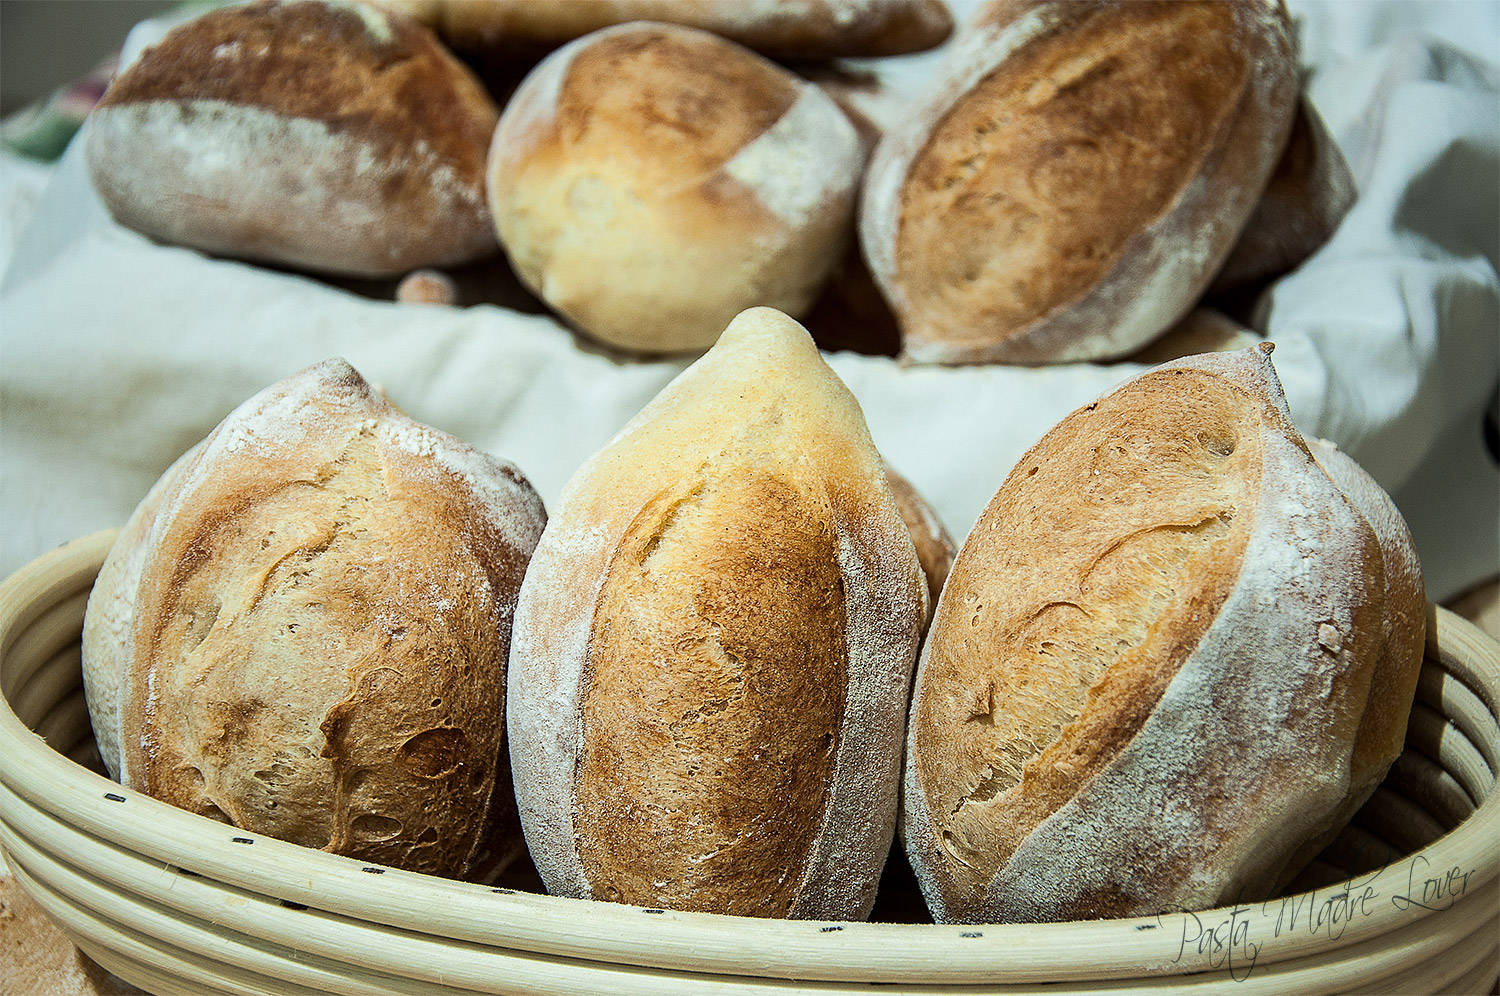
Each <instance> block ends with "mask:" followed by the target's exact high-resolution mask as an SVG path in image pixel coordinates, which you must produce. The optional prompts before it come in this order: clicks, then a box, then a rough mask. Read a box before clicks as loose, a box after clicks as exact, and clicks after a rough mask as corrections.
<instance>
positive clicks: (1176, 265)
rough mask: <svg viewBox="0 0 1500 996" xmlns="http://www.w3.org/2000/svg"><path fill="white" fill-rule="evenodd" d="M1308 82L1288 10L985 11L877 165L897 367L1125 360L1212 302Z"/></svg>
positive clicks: (1059, 0) (1259, 3)
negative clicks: (897, 326) (1301, 83)
mask: <svg viewBox="0 0 1500 996" xmlns="http://www.w3.org/2000/svg"><path fill="white" fill-rule="evenodd" d="M1297 92H1298V77H1297V65H1296V54H1295V50H1294V39H1293V35H1292V31H1291V26H1290V20H1289V18H1288V16H1287V13H1286V11H1285V9H1284V8H1283V7H1282V5H1281V2H1280V0H1234V2H1221V0H1205V2H1187V0H1183V2H1175V0H1140V2H1133V3H1117V2H1110V0H1076V2H1075V0H990V2H989V3H986V4H984V5H983V6H982V7H981V8H980V10H979V11H978V13H977V15H976V17H975V18H974V19H973V20H972V21H971V22H970V23H969V24H966V25H965V26H964V28H963V29H962V31H961V33H960V34H959V36H958V38H957V39H956V40H955V42H954V44H953V47H952V48H951V50H950V51H949V52H948V54H947V56H946V58H945V60H944V62H943V64H942V66H941V67H940V69H939V72H938V77H937V80H936V81H935V83H934V85H933V86H932V88H931V89H930V92H929V93H928V94H927V95H925V97H923V98H922V99H921V100H920V101H918V102H917V103H916V105H915V106H914V107H913V109H912V112H911V113H910V115H909V116H908V117H907V118H906V119H905V120H904V121H903V122H902V123H901V124H899V125H898V126H897V127H895V128H893V129H892V130H891V131H889V132H888V133H887V135H886V137H885V139H884V140H883V141H882V142H881V144H880V146H879V147H878V148H877V149H876V151H875V155H874V157H873V158H872V160H871V163H870V168H869V172H868V174H867V177H866V180H865V186H864V193H863V199H862V202H861V209H860V241H861V245H862V246H863V248H864V252H865V255H866V257H867V258H868V259H869V261H870V268H871V271H872V272H873V273H874V276H875V279H876V280H877V281H878V282H879V283H880V285H881V288H882V290H883V291H884V292H885V294H886V297H887V299H888V300H889V301H890V303H891V306H892V308H893V310H894V311H895V313H896V316H897V318H898V319H899V321H900V322H901V327H902V336H903V352H904V354H905V355H906V356H908V357H909V358H910V359H912V360H916V361H922V362H941V363H973V362H1004V363H1030V364H1038V363H1051V362H1060V361H1073V360H1097V359H1108V358H1114V357H1119V356H1123V355H1125V354H1127V353H1129V352H1130V351H1131V350H1133V349H1136V348H1138V347H1140V346H1141V345H1143V344H1145V343H1146V342H1148V341H1149V340H1150V339H1152V338H1153V337H1155V336H1157V335H1159V334H1160V333H1161V332H1162V331H1163V330H1165V329H1166V328H1168V327H1169V326H1170V325H1171V324H1172V323H1173V322H1174V321H1176V320H1177V319H1178V318H1179V317H1181V316H1182V315H1183V314H1184V313H1185V312H1186V311H1187V310H1188V309H1189V308H1190V307H1191V306H1192V305H1193V304H1194V303H1195V302H1196V301H1197V300H1198V298H1199V296H1200V295H1201V294H1202V292H1203V290H1204V288H1205V287H1206V286H1207V285H1208V282H1209V281H1210V280H1211V279H1212V278H1213V275H1214V274H1215V273H1216V272H1217V271H1218V269H1219V266H1220V264H1221V263H1222V262H1223V261H1224V258H1225V256H1226V254H1227V253H1228V252H1229V251H1230V249H1231V247H1232V246H1233V245H1234V242H1235V239H1236V238H1237V237H1238V235H1239V233H1240V230H1241V229H1242V228H1243V226H1244V224H1245V220H1246V218H1248V217H1249V215H1250V212H1251V210H1252V209H1253V208H1254V206H1255V203H1256V201H1257V200H1258V199H1259V197H1260V194H1261V191H1262V190H1263V189H1264V188H1265V185H1266V181H1267V178H1268V177H1269V176H1270V175H1271V171H1272V169H1273V168H1274V167H1275V165H1276V161H1277V158H1278V156H1279V155H1280V153H1281V149H1282V146H1283V144H1284V143H1285V140H1286V136H1287V132H1288V129H1289V128H1290V127H1291V121H1292V116H1293V112H1294V110H1295V106H1296V99H1297Z"/></svg>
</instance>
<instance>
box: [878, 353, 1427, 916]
mask: <svg viewBox="0 0 1500 996" xmlns="http://www.w3.org/2000/svg"><path fill="white" fill-rule="evenodd" d="M1259 356H1260V354H1259V353H1258V352H1256V351H1246V352H1243V353H1239V354H1215V355H1211V356H1202V357H1193V358H1188V359H1186V360H1183V361H1179V362H1177V363H1174V364H1168V365H1166V366H1164V367H1161V368H1157V369H1156V370H1154V371H1150V372H1147V373H1146V374H1143V375H1142V376H1141V377H1139V378H1136V379H1134V380H1132V381H1130V382H1127V384H1126V385H1124V386H1122V387H1121V388H1119V389H1117V390H1116V391H1114V392H1111V393H1110V394H1109V395H1106V396H1105V397H1104V398H1101V399H1100V400H1099V401H1098V402H1096V403H1095V404H1092V405H1089V406H1087V407H1086V408H1084V409H1080V410H1079V411H1078V412H1075V413H1073V414H1072V415H1070V416H1069V417H1068V418H1066V419H1064V420H1063V421H1062V422H1060V423H1059V424H1058V426H1057V427H1055V428H1054V429H1053V430H1052V432H1050V433H1049V434H1048V435H1047V436H1046V437H1044V438H1043V440H1042V441H1041V442H1039V443H1038V444H1037V446H1036V447H1034V448H1033V449H1032V450H1031V451H1030V452H1028V453H1027V454H1026V455H1025V456H1024V457H1023V458H1022V460H1021V461H1020V462H1019V463H1018V464H1017V466H1016V469H1015V470H1014V471H1012V473H1011V475H1010V476H1009V477H1008V478H1007V480H1006V482H1005V483H1004V484H1003V485H1002V486H1001V488H1000V490H999V491H998V492H997V494H996V496H995V498H994V500H993V501H992V502H991V504H990V506H989V507H988V508H987V509H986V510H985V512H984V514H983V515H982V516H981V518H980V520H979V522H978V523H977V524H976V526H975V528H974V530H973V531H972V532H971V534H970V537H969V539H968V540H966V542H965V544H964V547H963V549H962V550H961V551H960V553H959V556H958V559H957V561H956V563H955V565H954V568H953V571H952V573H951V574H950V576H949V579H948V583H947V585H946V587H945V589H944V593H943V596H942V599H941V601H940V603H939V606H938V611H937V616H936V618H935V619H934V621H933V624H932V628H931V630H930V631H929V634H928V639H927V644H926V648H925V649H924V651H923V655H922V661H921V664H920V667H919V671H918V677H917V682H916V687H915V690H914V695H913V707H912V713H911V723H910V729H909V732H908V736H909V740H908V757H907V771H906V803H905V811H904V827H905V829H904V834H905V839H906V845H907V850H908V856H909V857H910V858H911V861H912V864H913V867H914V869H916V870H917V873H918V877H919V880H921V881H922V884H923V889H924V893H926V895H927V897H928V901H929V905H930V906H931V908H932V910H933V913H934V916H936V917H937V918H938V919H940V920H948V921H952V920H975V921H980V922H984V921H991V922H993V921H1002V922H1003V921H1012V920H1065V919H1089V918H1094V917H1111V916H1127V915H1149V914H1152V913H1157V912H1161V911H1163V910H1166V909H1170V908H1173V907H1187V908H1197V907H1200V906H1208V905H1212V904H1213V903H1215V902H1218V901H1220V900H1223V899H1225V898H1235V897H1236V896H1238V895H1239V894H1240V892H1241V890H1243V891H1244V895H1247V896H1249V895H1256V894H1259V893H1261V892H1264V891H1266V890H1268V889H1269V888H1271V887H1272V886H1273V885H1274V884H1275V883H1276V882H1277V881H1279V880H1280V879H1281V878H1282V876H1283V875H1284V874H1285V871H1286V867H1285V866H1286V865H1287V863H1288V862H1289V861H1292V860H1294V858H1295V857H1296V854H1295V852H1296V851H1297V848H1298V846H1299V845H1300V844H1301V843H1302V842H1303V841H1305V840H1307V839H1309V838H1311V837H1313V836H1315V835H1317V834H1319V833H1321V832H1323V830H1324V829H1325V826H1326V825H1327V823H1328V822H1329V821H1331V820H1336V819H1338V818H1339V817H1340V815H1341V813H1340V810H1341V805H1342V803H1343V801H1344V799H1345V798H1346V796H1347V794H1348V792H1349V790H1350V786H1351V768H1352V767H1353V762H1352V760H1351V755H1352V754H1354V752H1355V746H1354V745H1355V740H1356V737H1357V735H1358V730H1359V728H1360V724H1361V723H1362V722H1364V720H1363V718H1362V711H1363V709H1364V707H1365V702H1366V696H1367V693H1369V692H1370V688H1371V680H1372V675H1373V674H1374V673H1375V657H1376V655H1377V652H1378V646H1379V642H1380V638H1379V620H1380V617H1381V613H1382V612H1383V611H1384V584H1385V579H1384V572H1383V567H1382V562H1381V558H1380V555H1379V553H1378V547H1377V544H1376V540H1375V536H1374V533H1373V532H1372V531H1371V530H1370V527H1369V526H1368V524H1366V523H1365V521H1364V519H1363V517H1362V516H1361V515H1359V513H1358V512H1357V511H1356V510H1355V509H1354V508H1353V507H1352V506H1351V505H1350V504H1349V503H1348V502H1347V501H1345V500H1344V499H1343V497H1342V495H1341V494H1340V492H1339V491H1338V490H1337V489H1336V488H1335V487H1333V485H1332V482H1331V481H1329V480H1328V478H1327V476H1326V475H1324V474H1323V473H1322V472H1321V471H1320V470H1319V469H1318V468H1317V466H1316V465H1315V464H1314V463H1313V461H1312V459H1311V457H1310V455H1309V454H1308V453H1307V450H1306V448H1305V446H1304V445H1303V443H1302V441H1301V439H1300V437H1299V436H1298V435H1297V433H1296V431H1295V429H1293V428H1292V426H1291V424H1290V421H1289V418H1288V417H1287V415H1286V412H1285V407H1284V402H1281V401H1280V400H1279V389H1278V388H1276V387H1275V384H1274V376H1273V375H1271V374H1270V371H1269V362H1268V361H1265V360H1264V359H1259V360H1257V359H1256V358H1255V357H1259ZM1261 363H1263V364H1264V368H1263V369H1262V368H1259V367H1258V364H1261ZM1272 392H1275V393H1272ZM1409 704H1410V699H1409V698H1408V699H1407V705H1408V707H1409Z"/></svg>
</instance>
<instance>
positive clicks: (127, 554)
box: [82, 442, 203, 780]
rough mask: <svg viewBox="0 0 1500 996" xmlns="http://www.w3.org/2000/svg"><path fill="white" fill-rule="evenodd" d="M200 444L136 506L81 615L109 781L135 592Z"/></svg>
mask: <svg viewBox="0 0 1500 996" xmlns="http://www.w3.org/2000/svg"><path fill="white" fill-rule="evenodd" d="M202 448H203V444H202V443H201V442H200V443H197V444H195V445H194V446H193V447H192V448H191V449H189V450H188V451H187V452H186V453H184V454H183V455H182V456H180V457H178V458H177V459H176V460H175V461H173V462H172V465H171V466H170V467H168V468H167V469H166V470H165V471H164V472H163V473H162V475H161V477H159V478H157V479H156V483H154V484H153V485H151V488H150V490H148V491H147V492H146V497H144V498H142V499H141V501H140V503H139V504H137V505H136V507H135V511H134V512H132V513H131V514H130V518H129V519H127V520H125V525H124V526H123V527H122V528H121V529H120V534H119V535H118V536H117V537H115V542H114V545H112V546H111V547H110V548H109V555H108V556H107V557H105V558H104V564H103V566H101V567H100V568H99V576H98V577H97V578H95V579H94V586H93V588H92V589H90V591H89V601H88V608H87V610H86V611H85V612H84V616H83V646H82V656H83V692H84V697H85V699H86V701H87V702H88V710H89V719H90V722H91V723H92V725H93V728H94V743H95V745H97V746H98V748H99V757H100V759H101V760H102V761H103V762H104V767H105V770H107V771H108V772H109V774H110V777H111V778H114V779H116V780H118V779H119V778H120V694H121V692H122V691H123V690H124V683H125V672H126V663H127V661H128V659H129V654H130V630H131V625H132V623H133V622H134V621H135V593H136V590H137V589H138V588H139V587H140V584H141V569H142V568H143V567H144V566H145V560H146V552H147V544H146V541H147V540H148V539H149V538H150V537H151V530H152V528H153V527H155V525H156V516H157V513H158V512H159V511H160V510H161V503H162V498H163V497H164V496H165V495H166V494H167V493H168V492H170V491H171V490H172V488H173V486H174V485H175V484H176V482H177V478H178V475H180V474H181V473H182V471H183V468H185V467H187V466H189V465H191V464H192V462H193V461H194V460H196V459H197V457H198V451H199V450H201V449H202Z"/></svg>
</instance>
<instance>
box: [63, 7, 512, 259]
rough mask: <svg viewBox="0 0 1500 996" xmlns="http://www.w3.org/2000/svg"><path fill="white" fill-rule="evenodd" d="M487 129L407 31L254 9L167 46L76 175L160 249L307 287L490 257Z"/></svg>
mask: <svg viewBox="0 0 1500 996" xmlns="http://www.w3.org/2000/svg"><path fill="white" fill-rule="evenodd" d="M497 120H498V110H497V109H496V107H495V105H494V101H493V100H492V99H491V98H490V96H489V95H488V94H487V93H486V92H485V90H484V88H483V87H482V86H481V84H480V83H479V81H478V80H477V79H476V78H475V76H474V75H473V73H472V72H470V71H469V70H468V69H467V68H466V67H465V66H464V65H463V64H462V63H460V62H459V61H458V60H457V59H456V58H455V57H454V56H453V55H452V54H451V53H449V52H448V51H447V50H446V49H445V48H443V47H442V45H441V44H440V43H439V42H438V41H437V39H436V37H435V36H433V34H432V32H431V31H429V30H428V29H427V28H425V27H423V26H422V25H420V24H417V23H416V22H414V21H412V20H410V19H409V18H406V17H404V16H401V15H398V14H387V13H384V12H382V11H381V10H379V9H378V8H375V7H372V6H369V5H366V4H362V3H356V2H348V3H340V2H332V0H330V2H323V0H290V2H285V3H283V2H277V0H258V2H253V3H248V4H243V5H233V6H230V7H226V8H223V9H218V10H212V11H210V12H208V13H206V14H203V15H201V16H199V17H197V18H195V19H194V20H192V21H189V22H187V23H185V24H183V25H180V26H178V27H177V28H174V29H173V30H172V31H170V32H168V33H167V35H166V37H164V38H163V39H162V40H161V42H159V43H158V44H156V45H154V46H152V47H151V48H149V49H147V50H146V51H145V52H143V53H142V55H141V57H140V58H139V59H138V60H137V61H136V62H135V63H134V64H132V65H131V66H129V67H127V68H126V69H125V70H124V72H122V73H121V74H120V76H119V77H117V78H116V79H115V80H114V82H113V83H112V84H111V85H110V88H109V90H108V91H107V92H106V93H105V95H104V98H103V99H102V100H101V101H100V103H99V105H98V107H97V108H96V109H95V110H94V112H93V114H92V116H91V120H90V124H89V128H88V136H87V146H86V156H87V161H88V168H89V174H90V177H91V178H92V180H93V183H94V186H95V188H96V189H97V190H98V192H99V195H100V197H101V198H102V199H103V200H104V203H105V205H106V206H107V207H108V208H109V210H110V213H111V214H112V215H114V217H115V219H116V220H118V221H119V222H120V223H121V224H124V225H127V226H129V227H130V228H133V229H136V230H137V231H140V232H142V233H144V234H146V235H148V236H151V237H152V238H155V239H159V240H161V241H163V242H167V243H171V244H175V245H184V246H190V247H192V248H195V249H200V250H203V251H205V252H209V253H215V254H219V255H224V256H230V257H234V258H239V259H247V260H252V261H256V262H262V263H271V264H276V265H282V266H287V267H291V268H294V269H303V270H309V271H315V272H320V273H331V274H341V275H351V276H365V277H387V276H400V275H404V274H406V273H408V272H410V271H412V270H414V269H418V268H421V267H426V266H445V265H450V264H455V263H461V262H465V261H469V260H473V259H478V258H480V257H482V256H485V255H488V254H491V253H494V252H495V251H496V249H497V245H496V239H495V234H494V230H493V226H492V225H491V223H490V218H489V210H488V206H487V204H486V203H485V189H484V166H485V157H486V155H487V153H488V149H489V143H490V139H491V137H492V136H493V134H494V130H495V124H496V122H497Z"/></svg>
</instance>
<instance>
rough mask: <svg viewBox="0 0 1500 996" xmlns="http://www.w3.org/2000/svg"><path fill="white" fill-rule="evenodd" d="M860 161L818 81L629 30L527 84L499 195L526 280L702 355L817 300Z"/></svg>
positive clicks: (498, 169) (724, 51)
mask: <svg viewBox="0 0 1500 996" xmlns="http://www.w3.org/2000/svg"><path fill="white" fill-rule="evenodd" d="M860 163H861V160H860V146H859V139H858V137H857V135H856V134H855V131H854V127H853V126H852V125H851V124H850V123H849V121H848V120H847V119H846V118H845V117H844V115H843V114H842V113H841V112H840V111H839V109H838V107H837V106H836V105H835V104H834V103H833V101H832V100H831V99H829V98H828V97H827V96H826V95H825V94H824V93H823V92H822V91H821V90H819V89H818V88H817V87H816V86H814V85H812V84H810V83H807V82H806V81H804V80H802V79H801V78H799V77H797V76H795V75H793V74H792V73H791V72H789V71H787V70H785V69H782V68H781V67H779V66H777V65H775V64H774V63H771V62H769V61H767V60H765V59H763V58H762V57H760V56H758V55H756V54H755V53H753V52H751V51H750V50H748V49H746V48H743V47H741V46H739V45H736V44H734V43H733V42H729V41H726V40H724V39H722V38H719V37H717V36H715V35H711V34H708V33H706V32H703V31H699V30H696V29H692V28H684V27H678V26H674V25H667V24H628V25H624V26H621V27H618V28H609V29H605V30H603V31H599V32H595V33H594V34H591V35H588V36H586V37H584V38H580V39H579V40H578V41H576V42H573V43H571V44H569V45H568V46H566V47H564V48H562V49H560V50H558V51H557V52H555V53H553V54H552V55H551V56H549V57H548V58H547V59H546V60H545V61H543V62H542V63H541V65H539V66H538V67H537V68H536V70H535V71H533V72H532V73H531V74H530V75H528V76H527V78H526V79H525V80H524V81H523V82H522V84H521V86H520V88H519V89H518V90H517V91H516V94H515V96H514V97H513V98H512V100H511V102H510V103H509V104H507V105H506V108H505V111H504V113H503V114H502V115H501V119H500V125H499V128H498V130H497V131H496V134H495V142H494V147H493V149H492V152H491V156H490V166H489V169H490V198H491V203H492V206H493V209H494V212H495V223H496V227H497V230H498V231H499V234H500V239H501V242H502V244H503V245H504V247H505V250H506V252H507V254H508V255H509V257H510V259H511V261H512V263H513V264H514V265H515V269H516V272H517V274H518V275H519V276H520V278H521V280H522V281H523V282H524V283H525V284H526V285H527V286H528V287H530V288H531V289H532V290H533V291H535V292H536V294H537V295H538V296H539V297H541V298H542V299H543V300H545V301H546V302H547V303H548V305H550V306H551V307H552V308H553V309H555V310H556V311H557V312H559V313H560V314H561V315H562V316H564V317H565V318H566V319H567V320H568V321H570V322H572V323H573V324H574V325H576V326H577V327H578V328H580V329H582V330H583V331H584V332H586V333H588V334H589V335H591V336H593V337H594V338H596V339H598V340H600V341H602V342H605V343H608V344H610V345H613V346H617V347H620V348H623V349H626V350H630V351H639V352H650V353H662V352H675V351H693V350H702V349H705V348H707V347H708V346H710V345H712V343H713V341H714V339H715V337H716V336H717V335H718V334H719V332H720V331H721V330H722V329H723V328H724V327H725V326H726V325H727V324H728V323H729V321H730V320H731V319H732V318H734V316H735V315H736V314H738V313H739V312H740V311H741V310H743V309H745V308H748V307H752V306H757V305H765V306H770V307H774V308H777V309H779V310H781V311H783V312H786V313H788V314H792V315H796V314H800V313H801V312H802V311H804V310H805V309H806V308H807V307H808V305H809V304H811V302H812V300H813V297H814V296H815V295H816V294H817V292H818V290H819V288H820V287H821V286H822V284H823V281H824V279H825V278H826V276H827V274H828V272H829V269H830V268H831V267H832V266H833V264H834V262H835V261H836V260H837V259H838V258H839V256H840V254H841V252H842V251H843V248H844V246H845V245H846V244H847V238H848V234H849V231H850V227H849V226H850V218H851V215H852V212H853V209H854V194H855V189H856V186H857V185H858V183H859V175H860Z"/></svg>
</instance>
